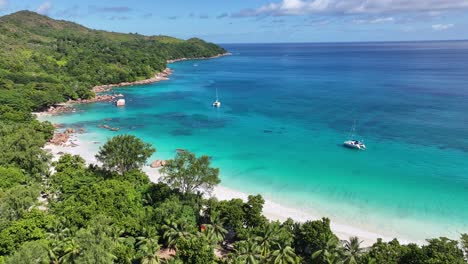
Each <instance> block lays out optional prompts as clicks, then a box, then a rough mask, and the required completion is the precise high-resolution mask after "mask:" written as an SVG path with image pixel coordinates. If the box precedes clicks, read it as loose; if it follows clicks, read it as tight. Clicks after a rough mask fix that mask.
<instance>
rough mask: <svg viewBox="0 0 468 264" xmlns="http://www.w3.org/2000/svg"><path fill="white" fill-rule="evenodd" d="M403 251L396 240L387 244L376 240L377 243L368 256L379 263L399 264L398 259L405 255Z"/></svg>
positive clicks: (402, 247) (403, 248)
mask: <svg viewBox="0 0 468 264" xmlns="http://www.w3.org/2000/svg"><path fill="white" fill-rule="evenodd" d="M404 251H405V247H404V246H402V245H400V242H398V240H396V239H394V240H392V241H390V242H388V243H387V242H383V241H382V239H378V240H377V243H375V244H373V245H372V247H371V248H370V250H369V256H370V257H371V258H373V259H376V260H378V261H379V262H381V263H388V264H393V263H395V264H396V263H399V260H400V258H401V257H402V255H403V254H404V253H405V252H404Z"/></svg>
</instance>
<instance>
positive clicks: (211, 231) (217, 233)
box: [206, 215, 228, 243]
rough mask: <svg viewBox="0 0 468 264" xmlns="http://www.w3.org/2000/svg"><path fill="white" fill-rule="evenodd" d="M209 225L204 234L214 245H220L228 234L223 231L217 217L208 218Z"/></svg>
mask: <svg viewBox="0 0 468 264" xmlns="http://www.w3.org/2000/svg"><path fill="white" fill-rule="evenodd" d="M210 222H211V224H207V225H206V227H207V230H206V234H207V236H208V238H209V239H210V240H212V241H214V242H215V243H220V242H223V241H224V237H225V236H226V234H227V233H228V231H227V230H226V229H224V226H223V222H222V220H221V219H219V217H218V216H213V215H212V216H210Z"/></svg>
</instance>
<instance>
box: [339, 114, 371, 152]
mask: <svg viewBox="0 0 468 264" xmlns="http://www.w3.org/2000/svg"><path fill="white" fill-rule="evenodd" d="M355 132H356V121H354V124H353V127H352V128H351V131H350V138H351V139H349V140H346V141H345V142H343V146H345V147H347V148H352V149H359V150H365V149H366V145H365V144H364V142H362V141H359V140H356V139H354V133H355Z"/></svg>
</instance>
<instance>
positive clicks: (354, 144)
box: [343, 139, 366, 150]
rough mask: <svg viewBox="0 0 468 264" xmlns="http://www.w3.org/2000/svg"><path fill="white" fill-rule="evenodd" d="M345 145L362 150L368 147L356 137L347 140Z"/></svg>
mask: <svg viewBox="0 0 468 264" xmlns="http://www.w3.org/2000/svg"><path fill="white" fill-rule="evenodd" d="M343 145H344V146H345V147H347V148H352V149H360V150H365V149H366V145H364V143H362V142H361V141H359V140H355V139H352V140H346V141H345V142H344V143H343Z"/></svg>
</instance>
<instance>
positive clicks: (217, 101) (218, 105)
mask: <svg viewBox="0 0 468 264" xmlns="http://www.w3.org/2000/svg"><path fill="white" fill-rule="evenodd" d="M220 106H221V102H220V101H219V99H218V88H216V101H214V102H213V107H220Z"/></svg>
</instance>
